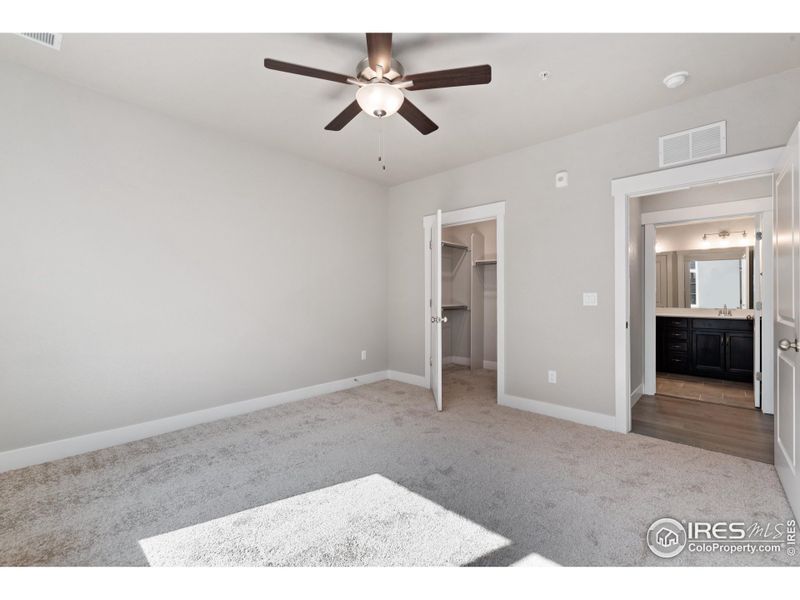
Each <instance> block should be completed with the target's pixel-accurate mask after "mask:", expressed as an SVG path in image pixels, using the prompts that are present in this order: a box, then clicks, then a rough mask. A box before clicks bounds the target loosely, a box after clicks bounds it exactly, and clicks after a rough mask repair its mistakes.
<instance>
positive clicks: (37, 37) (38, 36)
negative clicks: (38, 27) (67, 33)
mask: <svg viewBox="0 0 800 600" xmlns="http://www.w3.org/2000/svg"><path fill="white" fill-rule="evenodd" d="M17 35H21V36H22V37H24V38H25V39H28V40H31V41H32V42H36V43H37V44H41V45H42V46H47V47H48V48H52V49H53V50H61V34H60V33H19V34H17Z"/></svg>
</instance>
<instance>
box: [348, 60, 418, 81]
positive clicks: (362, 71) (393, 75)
mask: <svg viewBox="0 0 800 600" xmlns="http://www.w3.org/2000/svg"><path fill="white" fill-rule="evenodd" d="M405 73H406V71H405V69H404V68H403V65H402V64H400V61H398V60H395V59H392V65H391V67H390V68H389V69H384V71H383V78H384V79H386V80H388V81H397V80H399V79H401V78H402V77H403V75H405ZM377 77H378V73H376V72H375V71H374V70H373V68H372V67H370V66H369V59H368V58H365V59H364V60H362V61H361V62H359V63H358V66H357V67H356V78H357V79H360V80H361V81H365V82H368V81H372V80H373V79H376V78H377Z"/></svg>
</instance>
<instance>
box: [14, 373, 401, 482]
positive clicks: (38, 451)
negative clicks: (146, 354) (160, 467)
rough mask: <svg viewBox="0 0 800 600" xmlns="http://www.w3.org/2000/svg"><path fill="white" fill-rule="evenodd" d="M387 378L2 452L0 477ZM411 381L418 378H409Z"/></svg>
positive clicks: (342, 382)
mask: <svg viewBox="0 0 800 600" xmlns="http://www.w3.org/2000/svg"><path fill="white" fill-rule="evenodd" d="M387 377H388V372H387V371H376V372H374V373H368V374H366V375H358V376H356V377H348V378H346V379H339V380H338V381H329V382H327V383H320V384H317V385H311V386H308V387H304V388H299V389H296V390H288V391H285V392H278V393H277V394H270V395H269V396H262V397H260V398H252V399H250V400H242V401H240V402H232V403H230V404H223V405H221V406H214V407H212V408H206V409H203V410H197V411H194V412H190V413H184V414H180V415H175V416H172V417H165V418H163V419H155V420H153V421H146V422H144V423H137V424H135V425H128V426H126V427H119V428H117V429H108V430H106V431H98V432H95V433H88V434H86V435H80V436H77V437H72V438H67V439H63V440H57V441H54V442H47V443H44V444H37V445H35V446H27V447H25V448H18V449H16V450H8V451H6V452H0V473H2V472H4V471H10V470H12V469H21V468H22V467H28V466H30V465H38V464H40V463H44V462H49V461H51V460H57V459H59V458H66V457H68V456H75V455H77V454H83V453H84V452H91V451H93V450H100V449H102V448H109V447H111V446H116V445H118V444H125V443H127V442H133V441H136V440H141V439H144V438H148V437H152V436H154V435H160V434H162V433H168V432H170V431H177V430H178V429H185V428H186V427H191V426H192V425H199V424H200V423H208V422H210V421H217V420H219V419H225V418H227V417H235V416H238V415H243V414H246V413H249V412H253V411H256V410H261V409H264V408H270V407H272V406H277V405H279V404H285V403H287V402H295V401H297V400H305V399H306V398H313V397H315V396H322V395H324V394H330V393H333V392H338V391H340V390H346V389H348V388H353V387H357V386H359V385H364V384H366V383H374V382H376V381H381V380H383V379H387ZM409 377H416V376H411V375H409ZM409 383H410V382H409Z"/></svg>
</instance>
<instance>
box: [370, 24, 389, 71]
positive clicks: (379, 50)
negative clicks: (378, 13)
mask: <svg viewBox="0 0 800 600" xmlns="http://www.w3.org/2000/svg"><path fill="white" fill-rule="evenodd" d="M367 56H369V66H370V67H371V68H372V70H373V71H377V66H378V65H382V66H383V70H384V71H389V69H391V68H392V34H391V33H368V34H367Z"/></svg>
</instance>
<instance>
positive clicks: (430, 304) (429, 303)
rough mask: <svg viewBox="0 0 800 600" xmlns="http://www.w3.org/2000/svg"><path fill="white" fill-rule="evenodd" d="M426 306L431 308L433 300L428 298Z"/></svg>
mask: <svg viewBox="0 0 800 600" xmlns="http://www.w3.org/2000/svg"><path fill="white" fill-rule="evenodd" d="M428 306H430V307H431V308H433V298H428Z"/></svg>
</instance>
